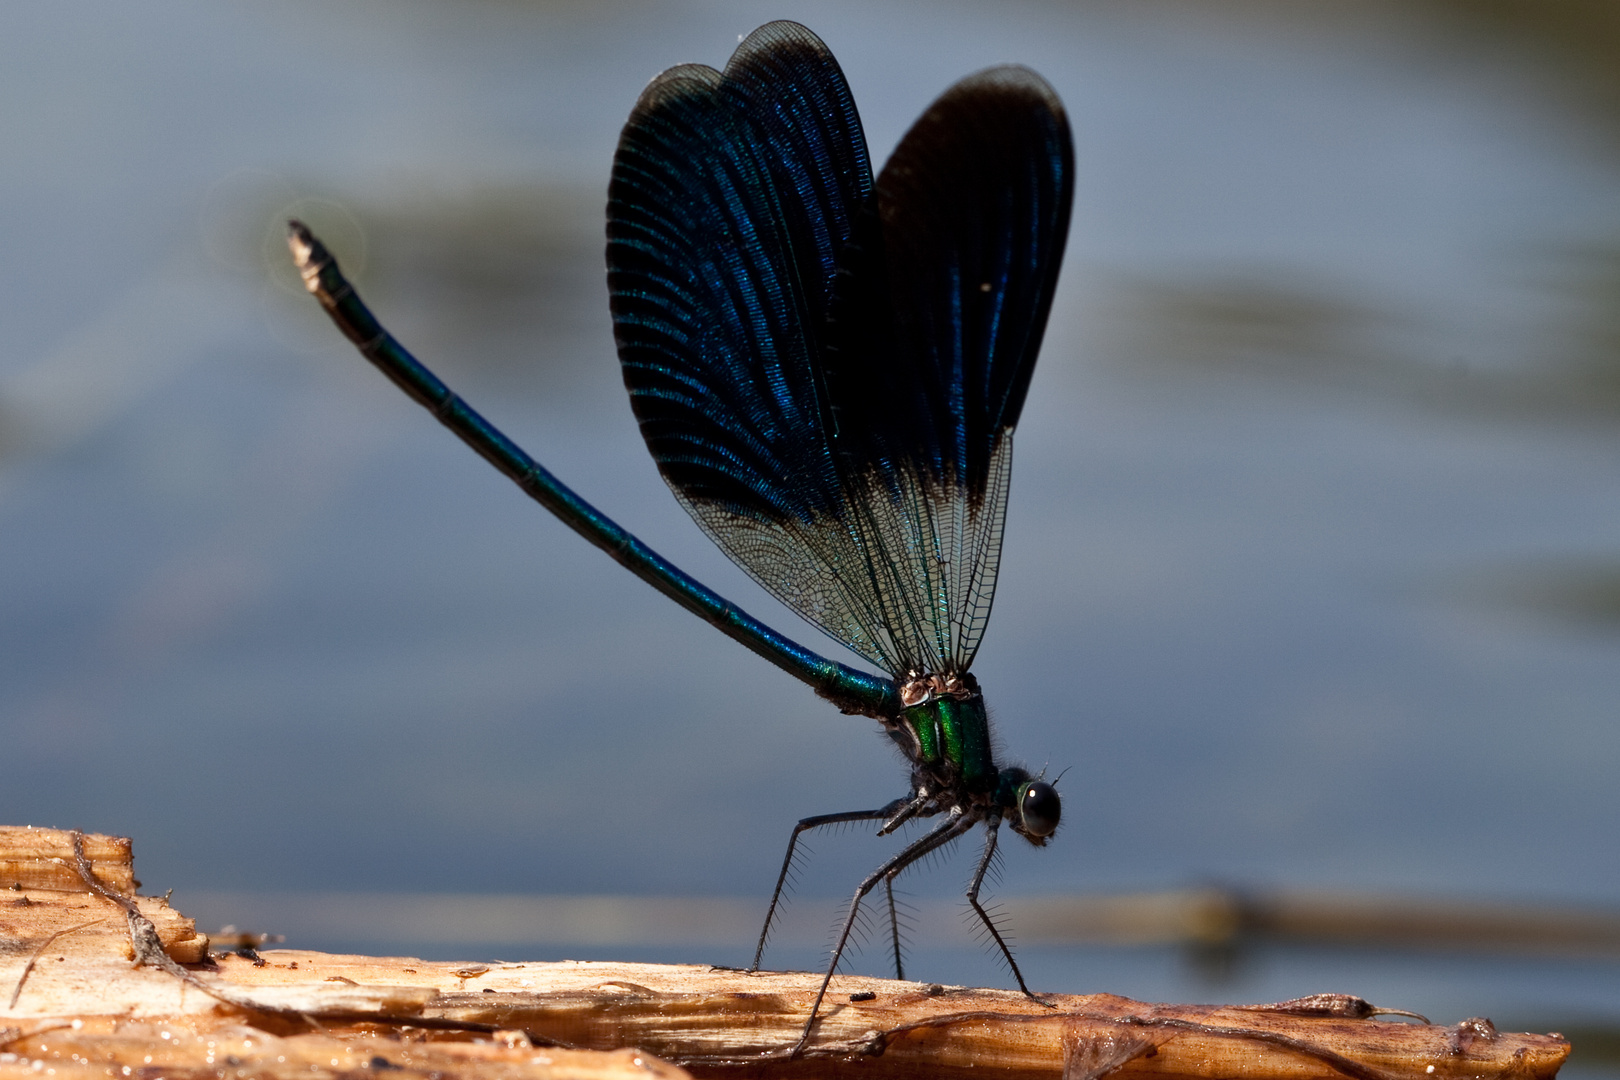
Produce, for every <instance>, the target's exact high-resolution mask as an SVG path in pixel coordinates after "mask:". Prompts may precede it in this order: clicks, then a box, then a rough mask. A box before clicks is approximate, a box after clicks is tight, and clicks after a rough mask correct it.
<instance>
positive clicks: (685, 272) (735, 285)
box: [608, 22, 872, 521]
mask: <svg viewBox="0 0 1620 1080" xmlns="http://www.w3.org/2000/svg"><path fill="white" fill-rule="evenodd" d="M871 187H872V173H871V166H870V164H869V162H868V160H867V155H866V143H865V139H864V136H863V135H862V132H861V126H860V118H859V117H858V116H857V114H856V112H855V103H854V101H853V100H852V98H851V97H850V93H849V87H848V86H847V85H846V84H845V82H844V77H843V74H842V72H840V71H839V69H838V64H837V62H836V61H835V60H834V59H833V58H832V54H831V53H830V52H828V51H827V47H826V46H825V45H823V44H822V43H821V41H820V39H818V38H817V37H816V36H815V35H814V34H812V33H810V32H809V31H808V30H806V29H805V28H804V27H802V26H799V25H797V24H796V23H786V22H779V23H771V24H769V25H767V26H763V27H761V28H760V29H758V30H756V31H755V32H754V33H753V34H752V35H750V36H749V38H748V39H747V40H746V41H745V42H744V43H743V44H742V45H741V46H739V47H738V49H737V51H736V53H735V55H733V56H732V58H731V62H730V63H729V64H727V65H726V70H725V72H724V74H722V73H720V72H717V71H715V70H714V69H713V68H708V67H702V66H699V65H687V66H682V67H677V68H672V69H670V70H669V71H666V72H664V73H663V74H662V75H660V76H658V78H656V79H654V80H653V82H652V83H651V84H650V85H649V86H648V87H647V89H646V90H645V91H644V92H643V93H642V95H641V99H640V100H639V101H638V102H637V103H636V107H635V110H634V112H632V113H631V115H630V119H629V121H628V122H627V123H626V125H625V128H624V133H623V135H622V136H621V138H620V141H619V149H618V153H617V155H616V157H615V159H614V168H613V180H612V184H611V187H610V188H609V193H608V285H609V289H610V293H611V297H612V308H613V317H614V333H615V337H616V339H617V341H618V346H619V356H620V359H621V361H622V365H623V371H624V380H625V385H626V387H627V388H628V389H629V391H630V400H631V404H632V406H633V407H634V409H635V413H636V417H637V419H638V420H639V421H640V424H641V431H642V435H643V436H644V437H645V438H646V440H647V446H648V449H649V450H651V451H652V455H653V458H654V459H655V460H656V461H657V462H658V465H659V468H660V470H661V471H662V472H663V475H664V478H665V479H666V480H667V481H668V482H669V483H670V485H671V486H672V487H673V488H674V489H675V491H676V492H677V494H678V495H680V496H681V497H682V498H683V501H686V502H688V504H689V506H690V505H692V504H701V505H711V506H718V507H722V508H724V509H725V510H726V511H727V512H729V513H732V514H735V515H738V516H740V517H743V518H747V519H760V520H769V521H775V520H783V519H789V520H801V521H804V520H808V519H809V518H811V517H813V516H816V515H825V514H829V513H836V512H837V510H838V508H839V504H840V502H841V494H840V491H839V483H838V477H837V473H836V470H835V468H834V466H833V460H832V457H831V455H830V454H829V452H828V448H827V445H826V440H825V437H824V435H823V426H824V425H823V419H822V415H821V414H822V410H823V401H822V392H821V389H820V387H819V374H818V372H817V367H816V363H815V356H816V355H817V354H818V353H819V352H820V350H821V348H822V342H821V337H822V333H823V328H824V326H825V324H826V319H827V304H828V299H829V295H830V287H831V283H832V279H833V275H834V274H835V273H836V270H837V258H838V254H839V252H840V251H841V250H842V249H843V247H844V246H845V244H846V243H847V241H848V238H849V233H850V228H851V221H852V219H853V217H854V215H855V213H856V211H857V209H858V208H859V207H860V206H861V205H862V204H863V203H864V202H865V201H866V200H867V199H868V197H869V196H870V193H871Z"/></svg>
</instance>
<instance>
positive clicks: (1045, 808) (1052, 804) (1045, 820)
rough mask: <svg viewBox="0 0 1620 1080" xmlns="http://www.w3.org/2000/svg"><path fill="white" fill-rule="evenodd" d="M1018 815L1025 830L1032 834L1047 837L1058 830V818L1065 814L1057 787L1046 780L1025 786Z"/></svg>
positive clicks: (1019, 800) (1019, 802)
mask: <svg viewBox="0 0 1620 1080" xmlns="http://www.w3.org/2000/svg"><path fill="white" fill-rule="evenodd" d="M1018 816H1019V817H1020V818H1021V819H1022V820H1023V823H1024V831H1025V832H1027V833H1029V835H1031V836H1039V837H1043V838H1044V837H1047V836H1051V835H1052V834H1053V833H1055V832H1057V827H1058V819H1059V818H1061V817H1062V816H1063V802H1062V800H1061V799H1059V798H1058V793H1057V789H1056V788H1054V787H1053V786H1052V785H1051V784H1048V783H1046V782H1045V781H1044V780H1037V781H1035V782H1034V783H1032V784H1029V785H1028V786H1026V787H1025V788H1024V793H1023V795H1021V796H1020V797H1019V799H1018Z"/></svg>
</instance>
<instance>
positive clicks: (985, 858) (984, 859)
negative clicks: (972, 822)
mask: <svg viewBox="0 0 1620 1080" xmlns="http://www.w3.org/2000/svg"><path fill="white" fill-rule="evenodd" d="M1000 827H1001V817H1000V816H999V815H997V816H996V817H992V818H989V819H988V820H987V821H986V822H985V825H984V854H983V855H981V856H980V857H979V868H978V870H976V871H974V874H973V884H971V885H969V886H968V891H967V900H968V903H969V904H971V905H973V910H974V911H975V912H977V913H978V916H979V921H980V922H982V923H984V928H985V929H986V930H988V931H990V937H991V939H992V940H994V941H995V943H996V947H997V948H999V949H1000V950H1001V955H1002V956H1005V957H1006V958H1007V966H1008V967H1010V968H1012V973H1013V978H1015V979H1017V980H1018V989H1020V990H1022V991H1023V992H1024V995H1025V996H1026V997H1028V998H1029V999H1030V1000H1032V1001H1039V1002H1040V1003H1041V1004H1042V1005H1045V1006H1046V1007H1047V1008H1049V1009H1051V1008H1056V1006H1055V1005H1052V1004H1051V1003H1050V1002H1047V1001H1042V1000H1041V999H1040V998H1038V997H1036V996H1035V995H1034V994H1033V993H1031V992H1030V989H1029V987H1028V986H1026V985H1024V973H1023V972H1021V971H1019V970H1018V961H1016V960H1014V959H1013V954H1012V950H1011V949H1009V948H1008V947H1007V942H1006V941H1004V940H1003V939H1002V937H1001V931H1000V930H998V929H996V924H995V920H993V919H991V918H990V913H989V912H988V911H986V910H984V908H983V907H982V906H981V905H980V904H979V886H981V885H983V884H984V875H985V872H986V871H988V870H989V869H990V861H991V860H992V859H994V858H995V857H996V830H997V829H999V828H1000Z"/></svg>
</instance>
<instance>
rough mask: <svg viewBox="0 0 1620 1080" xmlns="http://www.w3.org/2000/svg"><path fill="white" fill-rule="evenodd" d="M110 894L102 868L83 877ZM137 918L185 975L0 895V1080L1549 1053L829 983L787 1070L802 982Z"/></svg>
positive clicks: (1257, 1061)
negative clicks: (292, 938)
mask: <svg viewBox="0 0 1620 1080" xmlns="http://www.w3.org/2000/svg"><path fill="white" fill-rule="evenodd" d="M20 832H21V831H20V830H9V829H0V865H17V866H19V867H20V868H21V869H20V871H19V876H18V878H17V881H18V882H21V881H22V880H23V878H22V876H20V875H21V874H22V873H27V874H33V875H43V876H33V877H29V878H28V879H27V880H29V881H45V880H49V881H51V882H54V883H57V884H61V883H63V882H64V881H65V880H67V879H65V878H63V877H62V876H61V875H60V874H55V873H54V871H55V870H61V869H62V868H63V867H68V868H70V869H71V868H72V867H73V865H74V863H73V856H72V843H71V837H70V835H69V834H66V833H56V834H54V835H52V834H50V833H49V831H48V830H29V831H28V832H27V833H26V834H24V835H21V836H19V835H18V834H19V833H20ZM8 844H9V845H12V846H10V847H8V846H7V845H8ZM53 845H55V846H53ZM25 849H26V852H32V854H25ZM119 850H122V852H123V853H124V858H125V860H126V867H125V869H126V872H127V875H128V876H127V880H129V881H131V882H133V868H132V866H128V865H127V856H128V851H129V849H128V845H127V842H123V846H122V848H121V849H120V848H119V844H118V842H116V841H114V840H113V839H112V838H105V837H98V838H86V843H85V852H86V854H87V855H89V854H90V853H91V852H102V853H106V852H114V853H116V852H117V851H119ZM8 860H9V861H8ZM30 860H32V862H30ZM53 860H54V861H53ZM109 860H110V861H113V862H116V861H117V856H116V854H113V855H105V856H104V857H103V858H102V860H101V862H99V863H98V864H97V865H96V873H97V876H98V877H100V876H102V870H103V866H104V865H105V864H106V863H107V862H108V861H109ZM46 863H49V864H50V865H49V866H46V865H44V864H46ZM35 864H39V865H35ZM47 870H51V871H53V872H52V873H47ZM72 876H73V877H74V878H77V877H78V874H77V871H76V870H72ZM115 879H117V874H116V873H115V872H114V870H112V869H109V870H108V871H107V873H106V875H105V877H104V879H103V880H105V881H107V882H109V883H110V882H111V881H112V880H115ZM7 884H10V883H8V882H7V881H6V880H5V879H4V878H0V886H4V885H7ZM139 903H140V911H141V912H142V913H143V914H146V915H148V916H149V917H151V918H152V919H153V921H154V923H156V924H157V925H158V927H159V937H160V938H161V939H162V943H163V947H164V949H165V950H166V951H167V952H168V953H169V955H171V956H174V957H176V958H180V957H191V958H194V959H196V960H201V961H202V962H201V963H190V966H189V967H188V968H187V969H179V968H175V969H174V971H164V970H159V969H157V968H154V967H152V966H141V967H136V966H133V965H132V964H131V962H130V960H129V957H130V956H131V955H132V953H131V947H130V935H129V928H128V925H127V923H126V918H125V915H124V912H123V910H122V909H121V908H120V907H118V906H117V905H116V903H115V902H113V901H110V900H107V899H103V898H102V897H100V896H97V895H94V894H92V893H89V892H86V891H83V886H82V884H81V885H80V891H69V890H68V889H67V888H52V889H44V888H37V887H28V886H26V885H24V886H23V887H16V886H13V887H12V888H10V889H9V890H5V891H0V1005H4V1004H5V1003H6V1002H7V1001H8V1000H10V999H11V996H12V992H13V989H14V988H16V987H17V986H18V984H19V982H21V990H20V993H19V994H18V995H17V999H16V1002H15V1004H14V1005H13V1006H12V1007H10V1008H9V1009H4V1010H0V1077H3V1076H5V1075H7V1074H18V1075H20V1074H21V1073H23V1072H27V1073H30V1074H32V1075H35V1076H39V1075H40V1073H41V1071H42V1070H44V1069H55V1070H56V1072H55V1073H54V1074H47V1075H54V1076H57V1077H67V1076H77V1075H80V1074H82V1075H84V1076H91V1075H94V1076H108V1075H140V1076H144V1077H151V1078H154V1080H155V1077H156V1076H158V1075H160V1074H166V1073H170V1072H174V1071H180V1072H184V1073H186V1074H189V1075H192V1076H203V1075H215V1076H220V1077H225V1076H232V1077H243V1076H247V1075H250V1074H251V1075H263V1076H272V1077H280V1076H282V1075H285V1076H286V1077H288V1080H291V1078H292V1077H293V1076H294V1075H296V1076H298V1077H305V1078H309V1077H314V1078H316V1080H318V1078H320V1077H322V1076H330V1077H336V1076H338V1075H339V1074H346V1075H349V1076H352V1075H354V1074H355V1073H356V1072H357V1071H359V1070H364V1069H371V1070H374V1071H377V1070H393V1069H399V1070H403V1071H406V1072H420V1073H422V1074H423V1075H426V1074H429V1073H432V1074H437V1075H438V1076H439V1077H441V1078H443V1080H452V1078H454V1077H459V1076H464V1075H465V1076H471V1075H473V1074H475V1073H476V1074H479V1075H494V1076H500V1077H506V1076H512V1077H520V1076H521V1077H529V1076H533V1077H557V1076H565V1075H566V1076H569V1077H575V1076H578V1077H582V1078H583V1077H603V1078H606V1077H610V1076H611V1077H619V1076H629V1075H632V1074H634V1075H639V1076H643V1077H645V1076H646V1074H647V1073H653V1074H656V1075H657V1076H659V1077H669V1078H675V1077H679V1076H681V1075H684V1073H683V1072H682V1070H681V1069H679V1068H676V1067H675V1066H672V1065H669V1064H667V1063H666V1061H665V1060H660V1059H667V1061H674V1062H677V1063H679V1064H681V1065H684V1066H685V1067H686V1069H688V1070H690V1071H691V1072H692V1073H694V1074H697V1075H716V1076H719V1075H735V1076H744V1075H746V1076H783V1077H789V1076H792V1077H810V1076H854V1075H857V1074H859V1075H863V1076H867V1077H885V1078H886V1077H922V1076H927V1077H931V1078H940V1077H946V1078H950V1077H967V1076H969V1075H974V1074H982V1071H983V1070H985V1069H990V1070H992V1071H993V1072H995V1073H996V1074H997V1075H999V1076H1006V1077H1012V1078H1026V1077H1027V1078H1030V1080H1034V1078H1037V1077H1044V1078H1051V1080H1058V1078H1060V1077H1061V1078H1062V1080H1096V1078H1098V1077H1101V1076H1103V1075H1115V1076H1119V1077H1122V1078H1124V1077H1141V1078H1148V1077H1153V1078H1164V1080H1172V1078H1181V1077H1186V1078H1194V1077H1197V1078H1216V1077H1243V1078H1245V1080H1315V1078H1324V1080H1326V1078H1334V1077H1341V1078H1342V1077H1350V1078H1352V1080H1420V1078H1421V1080H1429V1078H1440V1080H1464V1078H1468V1080H1479V1078H1492V1077H1502V1078H1504V1080H1506V1078H1512V1080H1532V1078H1540V1077H1551V1076H1552V1075H1554V1074H1555V1073H1556V1072H1557V1070H1558V1067H1559V1066H1560V1064H1562V1062H1563V1060H1564V1058H1565V1057H1566V1056H1567V1054H1568V1052H1569V1046H1568V1044H1567V1043H1566V1042H1564V1041H1563V1040H1562V1039H1561V1038H1558V1037H1556V1036H1545V1035H1528V1034H1513V1033H1505V1032H1504V1033H1497V1032H1496V1031H1495V1030H1494V1029H1492V1028H1491V1027H1490V1026H1489V1024H1488V1022H1483V1021H1470V1022H1465V1023H1464V1024H1461V1025H1458V1026H1455V1027H1443V1026H1431V1025H1427V1024H1412V1023H1400V1022H1391V1021H1385V1020H1379V1019H1376V1018H1368V1017H1367V1016H1366V1015H1365V1012H1366V1010H1365V1008H1364V1007H1363V1006H1364V1003H1360V1002H1358V1001H1357V999H1354V998H1342V997H1324V998H1321V999H1316V1000H1306V1001H1302V1002H1296V1003H1283V1004H1282V1005H1280V1006H1190V1005H1150V1004H1145V1003H1142V1002H1136V1001H1131V1000H1128V999H1125V998H1118V997H1111V996H1108V995H1089V996H1073V995H1052V996H1050V997H1049V998H1047V1001H1048V1002H1049V1004H1050V1005H1052V1006H1054V1007H1053V1008H1046V1007H1043V1006H1042V1005H1039V1004H1037V1003H1035V1002H1031V1001H1029V1000H1028V999H1027V998H1025V997H1023V995H1021V994H1017V993H1013V992H1008V991H1001V990H978V989H968V988H963V987H940V986H929V985H925V984H920V983H908V982H897V981H893V980H887V979H873V978H858V977H849V978H845V977H840V978H838V979H836V980H835V981H834V984H833V992H832V994H830V995H829V998H828V1001H827V1003H826V1004H824V1006H823V1017H822V1019H821V1021H820V1022H819V1023H818V1025H817V1029H816V1033H815V1037H814V1039H813V1041H812V1044H811V1047H810V1054H809V1055H808V1056H807V1057H805V1058H803V1059H800V1060H796V1061H789V1060H787V1058H786V1054H785V1051H786V1049H787V1048H788V1047H790V1046H791V1045H792V1044H793V1042H794V1041H795V1039H796V1038H797V1036H798V1032H799V1028H800V1026H801V1025H802V1024H803V1021H804V1017H805V1016H806V1015H807V1012H808V1010H809V1007H810V1002H811V1000H812V999H813V997H814V994H815V990H816V986H817V984H818V981H819V976H817V975H815V974H813V973H761V974H758V975H748V974H745V973H742V972H736V971H717V970H714V969H711V968H706V967H683V966H664V965H640V964H607V963H586V962H579V963H574V962H564V963H495V964H468V963H437V962H427V961H421V960H413V959H410V958H401V957H367V956H339V955H331V954H324V953H314V952H302V951H296V950H274V951H265V952H263V953H259V954H254V953H251V952H250V953H248V954H247V955H238V954H237V953H235V952H219V951H215V952H212V953H210V952H207V951H206V939H205V938H202V937H201V936H200V935H197V934H196V932H195V929H194V928H193V927H192V926H191V925H190V922H189V920H187V919H185V918H184V916H182V915H180V914H179V913H177V912H174V911H173V910H172V909H170V908H168V906H167V905H166V904H164V903H163V902H162V901H161V900H154V899H142V900H140V902H139ZM164 928H167V929H164ZM64 931H66V932H64ZM53 935H54V936H53ZM30 964H31V967H30ZM171 966H172V965H171ZM25 970H26V979H24V973H25ZM175 972H179V974H178V975H177V974H175ZM182 976H183V978H182ZM852 996H853V997H859V998H861V1000H853V999H852ZM222 999H223V1000H222ZM625 1047H632V1048H635V1049H633V1050H624V1049H623V1048H625ZM36 1062H39V1063H41V1065H40V1066H39V1067H38V1068H36V1066H35V1063H36ZM126 1066H127V1067H128V1068H129V1069H130V1070H131V1072H127V1073H125V1072H123V1069H124V1068H125V1067H126Z"/></svg>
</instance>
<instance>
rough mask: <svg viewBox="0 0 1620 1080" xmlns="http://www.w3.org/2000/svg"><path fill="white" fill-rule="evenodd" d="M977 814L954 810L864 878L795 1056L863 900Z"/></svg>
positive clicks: (955, 834) (962, 829)
mask: <svg viewBox="0 0 1620 1080" xmlns="http://www.w3.org/2000/svg"><path fill="white" fill-rule="evenodd" d="M978 820H979V819H978V818H977V817H970V816H968V815H965V814H963V813H962V811H961V810H959V809H958V810H952V811H951V815H950V817H949V818H948V819H946V821H945V822H944V823H942V824H941V825H939V826H938V827H936V828H935V829H933V830H932V831H931V832H929V833H927V834H926V835H924V836H922V837H919V838H918V839H916V840H913V841H912V842H911V843H909V844H907V845H906V846H905V847H904V848H903V849H901V851H900V853H899V854H898V855H896V856H894V858H892V859H890V860H889V861H888V862H886V863H884V864H883V865H882V866H880V867H878V868H877V869H876V870H874V871H872V872H871V873H870V874H868V875H867V876H866V877H865V878H864V879H862V881H861V883H860V885H859V886H858V887H857V888H856V889H855V898H854V899H853V900H851V901H850V902H849V914H847V915H845V916H844V928H843V929H842V930H841V931H839V934H838V943H837V944H836V945H834V946H833V954H832V963H830V964H828V965H827V974H826V975H824V976H822V979H821V989H820V990H818V991H816V1000H815V1003H814V1004H812V1005H811V1006H810V1017H809V1019H807V1020H806V1021H805V1022H804V1031H803V1032H801V1033H800V1035H799V1041H798V1043H796V1044H795V1045H794V1047H793V1054H792V1055H791V1056H793V1057H797V1056H798V1055H799V1053H800V1052H801V1051H803V1050H804V1047H805V1044H806V1043H808V1042H809V1041H810V1029H811V1028H812V1027H814V1026H815V1023H816V1015H817V1014H818V1013H820V1011H821V1001H822V999H823V998H825V997H826V996H827V987H828V985H829V984H831V983H832V977H833V972H835V971H837V970H838V961H839V960H841V959H843V956H844V946H845V945H846V944H848V942H849V933H850V930H852V929H853V928H854V926H855V915H856V913H857V912H859V911H860V908H861V900H862V899H863V898H864V897H865V896H866V894H867V893H869V892H871V891H872V890H873V889H875V888H876V887H877V883H878V882H879V881H882V880H884V879H885V878H893V877H894V875H896V874H898V873H900V871H902V870H904V869H905V868H906V867H908V866H910V865H911V864H912V863H914V862H916V861H917V860H918V859H920V858H922V857H923V856H925V855H927V854H928V853H929V852H931V851H937V850H939V849H940V848H942V847H944V846H945V845H946V844H948V843H950V842H951V841H952V840H955V839H956V838H957V837H958V836H961V835H962V834H963V833H965V832H967V831H968V830H969V829H971V828H972V827H973V826H974V825H975V824H976V823H977V822H978Z"/></svg>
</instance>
